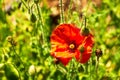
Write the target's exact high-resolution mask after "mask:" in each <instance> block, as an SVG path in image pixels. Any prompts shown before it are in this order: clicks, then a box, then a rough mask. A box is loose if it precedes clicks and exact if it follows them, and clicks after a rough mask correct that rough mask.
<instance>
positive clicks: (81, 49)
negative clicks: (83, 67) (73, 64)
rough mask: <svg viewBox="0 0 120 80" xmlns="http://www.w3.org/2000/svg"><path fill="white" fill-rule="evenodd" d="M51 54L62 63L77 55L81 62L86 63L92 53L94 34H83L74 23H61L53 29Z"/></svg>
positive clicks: (65, 63)
mask: <svg viewBox="0 0 120 80" xmlns="http://www.w3.org/2000/svg"><path fill="white" fill-rule="evenodd" d="M50 41H51V55H52V56H53V57H55V58H56V59H58V60H59V61H60V62H61V63H62V64H64V65H67V64H68V62H69V61H70V60H71V59H72V57H75V58H76V60H77V61H79V62H80V63H86V62H87V61H88V60H89V58H90V56H91V53H92V46H93V43H94V41H93V36H92V34H89V35H87V36H83V35H82V34H81V30H80V29H79V28H77V27H76V26H75V25H73V24H61V25H59V26H57V28H56V29H55V30H53V32H52V34H51V37H50Z"/></svg>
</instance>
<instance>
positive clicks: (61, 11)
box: [59, 0, 64, 24]
mask: <svg viewBox="0 0 120 80" xmlns="http://www.w3.org/2000/svg"><path fill="white" fill-rule="evenodd" d="M59 6H60V23H61V24H62V23H64V9H63V1H62V0H59Z"/></svg>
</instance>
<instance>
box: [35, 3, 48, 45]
mask: <svg viewBox="0 0 120 80" xmlns="http://www.w3.org/2000/svg"><path fill="white" fill-rule="evenodd" d="M36 6H37V11H38V16H39V20H40V24H41V31H42V38H43V43H44V42H45V41H46V40H45V35H44V34H45V32H44V29H43V26H44V25H43V21H42V15H41V14H42V13H41V8H39V4H36Z"/></svg>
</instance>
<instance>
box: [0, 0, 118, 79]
mask: <svg viewBox="0 0 120 80" xmlns="http://www.w3.org/2000/svg"><path fill="white" fill-rule="evenodd" d="M63 3H64V6H63V8H64V20H65V23H74V24H76V25H77V26H78V27H79V28H81V24H82V19H83V18H82V15H85V16H86V17H87V26H88V28H89V29H90V31H91V32H92V34H93V35H94V39H95V44H94V48H93V54H92V56H91V59H90V61H89V62H88V64H81V65H80V66H79V68H78V69H79V71H77V72H76V74H77V75H78V76H77V78H76V79H75V80H96V78H95V76H96V72H95V66H96V64H95V63H96V56H95V50H96V49H98V48H100V49H101V50H102V51H103V55H102V57H100V61H99V68H98V77H97V79H98V80H119V79H120V0H63ZM59 24H60V8H59V1H58V0H39V1H38V0H0V80H18V78H17V77H18V76H19V80H68V78H67V77H66V74H67V73H66V72H64V70H65V71H66V70H67V69H68V68H66V67H64V66H62V64H58V65H56V64H55V63H54V60H53V58H52V57H51V56H50V35H51V32H52V30H53V29H54V28H55V27H56V26H57V25H59ZM11 40H12V41H13V44H12V45H11V42H10V41H11ZM89 64H90V65H89ZM86 65H87V66H88V72H87V73H86ZM31 67H32V68H31ZM13 77H14V78H13ZM15 77H16V78H15Z"/></svg>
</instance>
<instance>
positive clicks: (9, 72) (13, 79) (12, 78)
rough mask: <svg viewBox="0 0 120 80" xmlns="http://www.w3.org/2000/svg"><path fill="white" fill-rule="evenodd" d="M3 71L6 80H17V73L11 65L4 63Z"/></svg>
mask: <svg viewBox="0 0 120 80" xmlns="http://www.w3.org/2000/svg"><path fill="white" fill-rule="evenodd" d="M4 71H5V76H6V77H7V80H19V73H18V71H17V70H16V68H15V67H14V66H13V65H12V64H10V63H5V65H4Z"/></svg>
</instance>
